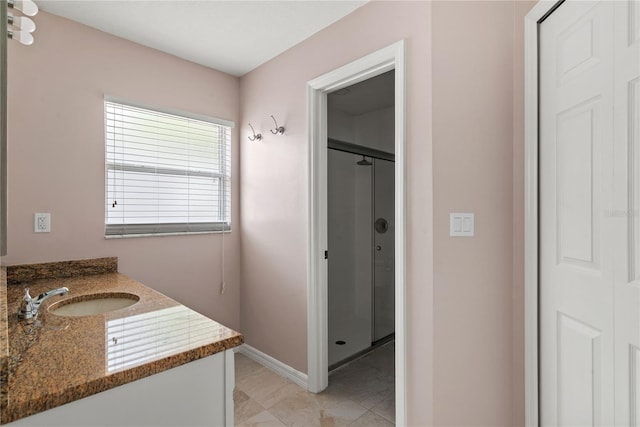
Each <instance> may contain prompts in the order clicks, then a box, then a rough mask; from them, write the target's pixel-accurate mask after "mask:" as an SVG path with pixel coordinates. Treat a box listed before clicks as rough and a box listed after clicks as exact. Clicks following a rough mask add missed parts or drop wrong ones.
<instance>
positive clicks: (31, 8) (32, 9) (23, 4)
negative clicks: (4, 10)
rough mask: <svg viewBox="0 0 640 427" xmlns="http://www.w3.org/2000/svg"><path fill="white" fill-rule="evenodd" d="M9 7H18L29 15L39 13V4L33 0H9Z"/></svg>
mask: <svg viewBox="0 0 640 427" xmlns="http://www.w3.org/2000/svg"><path fill="white" fill-rule="evenodd" d="M7 4H8V5H9V7H12V8H14V9H18V10H19V11H20V12H22V13H24V14H25V15H27V16H35V15H37V14H38V6H37V5H36V4H35V3H34V2H33V1H32V0H7Z"/></svg>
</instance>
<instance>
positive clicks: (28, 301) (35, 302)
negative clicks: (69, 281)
mask: <svg viewBox="0 0 640 427" xmlns="http://www.w3.org/2000/svg"><path fill="white" fill-rule="evenodd" d="M68 292H69V289H68V288H64V287H63V288H58V289H52V290H50V291H47V292H43V293H41V294H40V295H38V296H37V297H36V298H35V299H34V298H31V295H29V288H26V289H25V292H24V298H23V299H22V303H21V304H20V309H19V310H18V318H19V319H25V320H26V319H33V318H34V317H36V316H37V315H38V309H39V308H40V304H42V303H43V302H44V300H46V299H48V298H51V297H52V296H54V295H66V294H67V293H68Z"/></svg>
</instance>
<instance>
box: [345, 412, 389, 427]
mask: <svg viewBox="0 0 640 427" xmlns="http://www.w3.org/2000/svg"><path fill="white" fill-rule="evenodd" d="M393 425H394V424H393V423H392V422H389V421H388V420H386V419H384V418H382V417H381V416H380V415H377V414H375V413H373V412H371V411H367V412H365V413H364V415H362V416H361V417H360V418H358V419H357V420H355V421H354V422H353V423H351V424H349V427H391V426H393Z"/></svg>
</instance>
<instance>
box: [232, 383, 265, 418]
mask: <svg viewBox="0 0 640 427" xmlns="http://www.w3.org/2000/svg"><path fill="white" fill-rule="evenodd" d="M233 405H234V407H233V412H234V418H235V423H236V424H238V423H242V422H244V421H246V420H248V419H250V418H252V417H253V416H255V415H258V414H259V413H260V412H263V411H264V409H265V408H263V407H262V405H260V404H259V403H258V402H256V401H255V400H253V399H251V398H250V397H249V396H248V395H247V394H246V393H245V392H243V391H242V390H238V389H236V390H234V391H233Z"/></svg>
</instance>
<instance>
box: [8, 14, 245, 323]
mask: <svg viewBox="0 0 640 427" xmlns="http://www.w3.org/2000/svg"><path fill="white" fill-rule="evenodd" d="M36 22H37V25H38V29H37V32H36V35H35V38H36V42H35V43H34V44H33V45H32V46H29V47H25V46H22V45H19V44H17V43H9V53H8V56H9V71H8V72H9V88H8V115H9V117H8V159H9V166H8V198H9V200H8V208H9V212H8V221H9V224H8V225H9V226H8V248H9V249H8V254H7V256H6V257H4V259H3V260H2V262H3V264H4V265H11V264H21V263H33V262H44V261H58V260H69V259H81V258H92V257H101V256H117V257H119V261H120V271H121V272H123V273H125V274H127V275H129V276H131V277H133V278H135V279H138V280H140V281H141V282H143V283H144V284H146V285H148V286H150V287H153V288H155V289H157V290H159V291H161V292H163V293H165V294H167V295H169V296H171V297H173V298H175V299H177V300H179V301H181V302H183V303H185V304H186V305H188V306H190V307H192V308H194V309H196V310H198V311H201V312H202V313H204V314H206V315H208V316H211V317H213V318H214V319H216V320H219V321H221V322H223V323H226V324H227V325H229V326H231V327H234V328H238V327H239V323H240V322H239V305H240V303H239V297H240V293H239V284H240V283H239V282H240V270H239V264H240V263H239V238H238V235H239V233H238V229H239V221H238V219H239V214H238V212H239V203H238V199H239V197H238V187H239V186H238V173H237V171H238V161H237V158H238V155H237V154H238V149H237V141H238V139H237V135H238V130H235V131H234V132H233V133H232V143H233V154H234V156H233V158H234V159H235V161H234V164H233V176H232V180H233V201H234V205H233V212H234V215H233V218H232V220H233V226H234V231H233V232H232V233H231V234H227V235H226V236H225V241H224V246H225V255H226V256H225V258H226V260H225V261H226V262H225V265H226V270H225V271H226V283H227V290H226V293H225V294H224V295H222V296H221V295H220V294H219V292H218V291H219V284H220V281H221V262H220V258H221V235H219V234H216V235H211V234H209V235H197V236H175V237H151V238H128V239H111V240H105V238H104V118H103V96H104V95H105V94H108V95H112V96H117V97H120V98H125V99H131V100H134V101H138V102H141V103H146V104H150V105H158V106H161V107H165V108H172V109H178V110H184V111H190V112H194V113H199V114H204V115H209V116H214V117H220V118H223V119H228V120H233V121H235V122H236V123H238V122H239V104H238V102H239V79H237V78H235V77H232V76H229V75H227V74H224V73H221V72H218V71H215V70H211V69H208V68H205V67H202V66H199V65H196V64H193V63H190V62H187V61H184V60H181V59H178V58H176V57H173V56H170V55H167V54H164V53H161V52H159V51H156V50H153V49H149V48H146V47H143V46H140V45H137V44H134V43H131V42H128V41H125V40H123V39H120V38H117V37H114V36H111V35H108V34H106V33H103V32H100V31H97V30H94V29H91V28H89V27H86V26H83V25H80V24H77V23H75V22H72V21H69V20H66V19H63V18H60V17H57V16H55V15H51V14H48V13H45V12H41V13H39V14H38V16H37V17H36ZM34 212H50V213H51V223H52V232H51V233H50V234H35V233H34V232H33V214H34ZM72 291H73V290H72Z"/></svg>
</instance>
